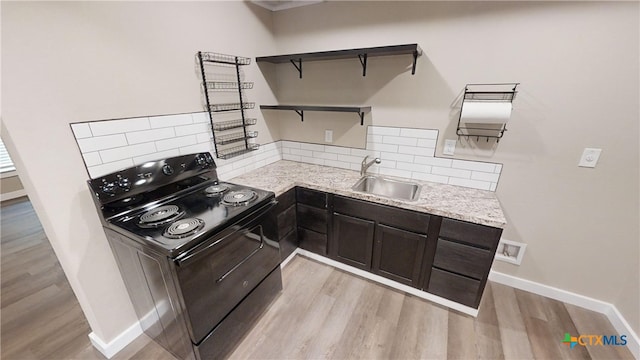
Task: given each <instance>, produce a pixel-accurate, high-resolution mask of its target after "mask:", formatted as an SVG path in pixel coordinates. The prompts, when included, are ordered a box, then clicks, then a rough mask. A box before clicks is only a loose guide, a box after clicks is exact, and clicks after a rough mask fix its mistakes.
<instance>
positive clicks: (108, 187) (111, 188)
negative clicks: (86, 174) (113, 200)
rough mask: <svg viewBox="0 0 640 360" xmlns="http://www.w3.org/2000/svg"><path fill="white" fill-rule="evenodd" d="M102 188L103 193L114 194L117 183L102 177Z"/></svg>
mask: <svg viewBox="0 0 640 360" xmlns="http://www.w3.org/2000/svg"><path fill="white" fill-rule="evenodd" d="M100 190H102V192H103V193H105V194H107V195H110V196H113V195H115V193H116V184H115V183H113V182H107V180H105V179H102V185H100Z"/></svg>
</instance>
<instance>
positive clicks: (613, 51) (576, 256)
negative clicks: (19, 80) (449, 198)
mask: <svg viewBox="0 0 640 360" xmlns="http://www.w3.org/2000/svg"><path fill="white" fill-rule="evenodd" d="M638 13H639V4H638V3H637V2H480V1H476V2H391V1H382V2H326V3H322V4H317V5H312V6H307V7H302V8H296V9H291V10H286V11H282V12H278V13H276V14H275V15H274V29H275V36H276V39H277V46H278V51H277V52H275V53H285V54H286V53H297V52H305V51H321V50H337V49H347V48H358V47H368V46H381V45H393V44H405V43H416V42H417V43H418V44H419V45H420V46H421V47H422V49H423V50H424V55H423V56H422V57H421V58H419V60H418V66H417V71H416V75H415V76H411V75H410V72H409V66H410V63H411V59H410V56H398V57H388V58H370V59H369V65H368V69H367V76H366V78H363V77H362V76H361V71H362V70H361V67H360V63H359V62H358V60H357V59H353V60H340V61H335V62H313V63H312V62H308V63H306V64H304V66H303V69H304V74H303V79H298V78H297V75H298V74H297V72H296V71H295V69H293V67H292V66H291V65H290V64H283V65H277V66H276V70H275V72H276V73H277V79H278V80H277V83H276V87H277V97H278V100H279V101H280V102H281V103H309V104H323V103H324V104H353V105H371V106H372V107H373V108H372V111H371V114H370V115H369V116H367V122H368V124H373V125H388V126H406V127H424V128H430V129H438V130H440V136H439V139H438V146H437V148H436V155H437V156H440V154H441V153H442V146H443V140H444V139H447V138H449V139H455V138H456V137H455V126H456V123H457V116H458V110H459V109H456V107H455V106H452V103H454V99H455V98H456V97H457V96H458V95H459V94H460V93H461V92H462V91H463V89H464V86H465V84H467V83H495V82H521V83H522V85H521V86H520V92H519V94H518V96H517V97H516V100H515V102H514V111H513V114H512V118H511V121H510V124H509V126H508V129H509V130H508V131H507V133H506V135H505V137H504V138H503V139H502V140H501V141H500V143H499V144H498V145H497V146H493V145H492V143H489V145H487V144H486V143H485V141H484V140H480V142H479V143H476V142H475V141H474V140H473V141H469V142H468V141H466V140H462V141H459V142H458V147H457V150H456V156H455V158H463V159H470V160H483V161H490V162H497V163H503V164H504V167H503V171H502V176H501V178H500V183H499V184H498V188H497V194H498V197H499V199H500V201H501V203H502V205H503V208H504V210H505V213H506V216H507V219H508V222H509V225H508V227H507V229H506V231H505V232H504V237H505V238H507V239H510V240H515V241H520V242H525V243H527V244H528V247H527V253H526V255H525V258H524V260H523V262H522V265H521V266H520V267H517V266H515V265H510V264H504V263H496V264H495V265H494V269H496V270H498V271H500V272H504V273H507V274H511V275H516V276H518V277H521V278H524V279H528V280H532V281H535V282H539V283H542V284H547V285H550V286H554V287H557V288H561V289H565V290H568V291H571V292H574V293H579V294H583V295H586V296H589V297H593V298H596V299H600V300H602V301H606V302H610V303H613V304H614V305H615V306H616V307H617V308H618V309H619V310H620V311H621V313H622V314H623V315H624V317H625V318H626V319H627V321H628V322H629V323H630V324H631V326H632V327H633V328H634V329H635V331H636V332H640V310H639V306H638V305H639V304H640V295H639V292H640V281H639V273H640V266H639V259H640V249H639V237H640V234H639V230H638V226H639V221H638V219H639V218H640V214H639V188H638V184H639V177H638V163H639V147H638V132H639V128H638V123H639V121H638V119H639V118H640V110H639V101H640V100H639V98H640V91H639V89H638V87H639V82H638V79H639V75H640V71H639V66H640V65H639V64H640V56H639V36H640V35H639V30H640V29H639V16H638ZM271 54H273V53H271V52H270V53H266V54H264V55H271ZM457 106H458V107H459V105H457ZM347 115H351V116H352V117H355V116H354V115H352V114H347ZM265 116H271V115H267V114H266V113H265ZM281 117H282V121H283V123H284V120H288V121H290V123H287V125H286V126H292V127H295V128H296V130H295V131H293V130H286V129H281V130H280V132H281V134H282V138H283V139H286V140H303V141H311V142H319V143H322V142H323V137H322V136H323V134H324V129H330V128H339V127H341V126H345V125H344V124H345V122H348V121H350V120H349V119H348V118H346V117H336V116H333V114H330V113H324V114H323V113H316V114H314V118H311V116H307V114H305V121H304V123H300V121H299V120H296V117H297V115H295V113H293V114H283V115H282V116H281ZM289 124H291V125H289ZM283 126H284V125H283ZM364 131H365V130H364V129H363V128H362V127H360V125H359V123H358V121H357V120H356V119H352V120H351V123H350V126H349V129H347V130H340V131H338V132H337V133H334V137H337V138H341V137H342V138H343V139H341V145H345V143H347V144H354V145H358V144H361V143H362V141H363V139H364V136H365V135H364ZM345 146H348V145H345ZM585 147H599V148H602V149H603V152H602V156H601V158H600V162H599V163H598V167H597V168H596V169H585V168H578V167H577V164H578V159H579V156H580V154H581V153H582V150H583V148H585Z"/></svg>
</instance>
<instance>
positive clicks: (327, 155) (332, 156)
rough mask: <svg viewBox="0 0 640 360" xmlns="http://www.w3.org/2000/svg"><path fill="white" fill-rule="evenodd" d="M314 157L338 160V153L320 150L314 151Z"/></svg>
mask: <svg viewBox="0 0 640 360" xmlns="http://www.w3.org/2000/svg"><path fill="white" fill-rule="evenodd" d="M313 157H314V158H318V159H325V160H338V154H331V153H326V152H319V151H314V152H313Z"/></svg>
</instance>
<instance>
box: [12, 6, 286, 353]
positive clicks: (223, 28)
mask: <svg viewBox="0 0 640 360" xmlns="http://www.w3.org/2000/svg"><path fill="white" fill-rule="evenodd" d="M270 22H271V16H270V14H269V12H268V11H266V10H264V9H262V8H259V7H255V6H249V5H246V4H243V3H239V2H4V1H3V2H2V90H3V91H2V106H3V108H2V110H3V112H2V131H3V139H4V140H6V142H7V147H8V149H9V151H10V153H11V156H12V158H13V159H14V161H15V163H16V165H17V168H18V170H19V173H20V178H21V179H22V180H23V182H24V186H25V189H26V190H27V192H28V194H29V197H30V199H31V201H32V202H33V205H34V207H35V210H36V212H37V214H38V217H39V218H40V220H41V222H42V224H43V226H44V229H45V232H46V234H47V236H48V237H49V240H50V241H51V244H52V246H53V248H54V250H55V252H56V255H57V256H58V259H59V260H60V263H61V265H62V267H63V269H64V271H65V274H66V275H67V278H68V279H69V282H70V284H71V287H72V288H73V290H74V292H75V294H76V296H77V297H78V300H79V302H80V305H81V307H82V309H83V311H84V313H85V315H86V316H87V319H88V321H89V324H90V325H91V328H92V330H93V332H94V334H95V335H97V336H98V337H99V338H100V339H101V340H103V341H104V342H107V343H108V342H109V341H111V340H112V339H114V337H115V336H117V335H118V334H120V333H121V332H122V331H124V330H125V329H127V328H128V327H129V326H130V325H131V324H132V323H133V322H135V321H136V318H135V314H134V312H133V309H132V307H131V305H130V302H129V300H128V296H127V294H126V290H125V288H124V286H123V283H122V280H121V278H120V275H119V272H118V269H117V267H116V264H115V261H114V259H113V256H112V254H111V251H110V249H109V247H108V244H107V241H106V239H105V236H104V233H103V231H102V228H101V226H100V223H99V221H98V217H97V214H96V211H95V208H94V205H93V203H92V200H91V197H90V194H89V191H88V188H87V186H86V183H85V181H86V180H87V179H88V176H87V172H86V170H85V169H84V166H83V161H82V157H81V155H80V151H79V150H78V147H77V145H76V142H75V140H74V137H73V134H72V132H71V128H70V126H69V124H70V123H73V122H79V121H90V120H102V119H114V118H125V117H135V116H152V115H161V114H175V113H187V112H196V111H202V110H203V108H202V105H201V97H200V91H199V82H200V80H199V79H198V77H199V75H198V74H199V73H198V71H197V67H196V63H195V54H196V52H197V51H198V50H204V51H216V52H222V53H228V54H234V55H241V56H248V57H255V56H256V55H258V54H262V53H264V52H270V51H272V49H273V48H274V47H275V45H274V42H273V36H272V34H271V32H270V30H269V29H270V26H271V24H270ZM246 76H247V79H251V80H253V81H255V82H256V85H255V87H254V89H253V90H251V93H249V96H250V97H251V98H252V101H257V102H269V101H273V95H272V92H271V90H270V89H269V87H268V85H267V84H266V82H265V80H264V78H263V76H262V74H261V73H260V72H259V71H258V68H257V66H252V67H251V68H250V69H247V72H246ZM255 116H257V117H260V114H259V113H256V114H255ZM259 124H260V125H259V126H257V129H258V130H260V131H261V136H263V139H262V140H260V139H259V141H262V142H265V143H267V142H271V141H272V137H271V134H270V132H269V129H268V128H267V127H266V126H265V125H264V121H262V119H261V117H260V120H259Z"/></svg>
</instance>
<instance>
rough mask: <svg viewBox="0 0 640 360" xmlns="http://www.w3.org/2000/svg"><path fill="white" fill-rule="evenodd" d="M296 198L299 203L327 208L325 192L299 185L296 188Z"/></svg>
mask: <svg viewBox="0 0 640 360" xmlns="http://www.w3.org/2000/svg"><path fill="white" fill-rule="evenodd" d="M296 200H297V201H298V203H300V204H307V205H311V206H315V207H317V208H321V209H326V208H327V193H324V192H322V191H316V190H310V189H305V188H301V187H297V188H296Z"/></svg>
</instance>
